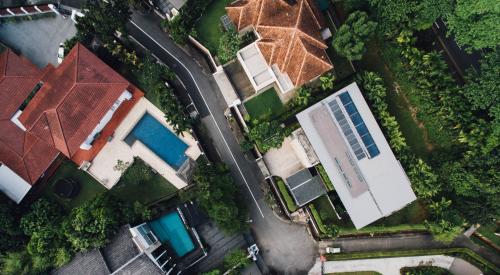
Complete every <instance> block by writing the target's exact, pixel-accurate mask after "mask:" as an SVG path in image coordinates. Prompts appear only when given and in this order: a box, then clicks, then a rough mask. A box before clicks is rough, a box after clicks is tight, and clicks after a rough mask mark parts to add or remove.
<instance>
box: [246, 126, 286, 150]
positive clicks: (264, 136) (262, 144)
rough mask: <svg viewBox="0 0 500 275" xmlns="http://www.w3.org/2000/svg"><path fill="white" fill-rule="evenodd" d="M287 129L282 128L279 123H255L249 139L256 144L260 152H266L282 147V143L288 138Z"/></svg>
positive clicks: (251, 128)
mask: <svg viewBox="0 0 500 275" xmlns="http://www.w3.org/2000/svg"><path fill="white" fill-rule="evenodd" d="M288 134H289V133H287V129H285V128H283V127H281V125H280V124H279V122H277V121H276V120H273V121H262V122H259V121H253V122H252V124H251V125H250V130H249V132H248V134H247V135H248V139H249V140H250V141H252V142H255V143H256V144H257V146H258V147H259V149H260V150H262V151H264V152H266V151H268V150H269V149H272V148H279V147H281V143H283V140H285V137H287V136H288Z"/></svg>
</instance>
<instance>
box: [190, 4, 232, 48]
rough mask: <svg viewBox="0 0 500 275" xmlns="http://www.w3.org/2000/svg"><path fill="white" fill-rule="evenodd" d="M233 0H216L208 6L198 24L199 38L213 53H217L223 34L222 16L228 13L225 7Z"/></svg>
mask: <svg viewBox="0 0 500 275" xmlns="http://www.w3.org/2000/svg"><path fill="white" fill-rule="evenodd" d="M231 2H233V0H216V1H212V3H211V4H210V5H209V6H208V7H207V9H206V10H205V12H204V13H203V15H202V16H201V18H200V19H199V20H198V23H197V24H196V27H195V29H196V34H197V36H198V40H199V41H200V42H201V44H203V45H204V46H205V47H207V48H208V49H209V50H210V52H211V53H212V54H217V48H218V47H219V39H220V37H221V36H222V26H221V21H220V17H221V16H223V15H224V14H225V13H226V10H225V7H226V5H228V4H229V3H231Z"/></svg>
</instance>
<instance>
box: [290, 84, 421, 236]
mask: <svg viewBox="0 0 500 275" xmlns="http://www.w3.org/2000/svg"><path fill="white" fill-rule="evenodd" d="M297 118H298V120H299V122H300V125H301V126H302V128H303V129H304V132H305V134H306V136H307V138H308V139H309V141H310V142H311V144H312V147H313V148H314V151H315V152H316V154H317V155H318V158H319V160H320V162H321V163H322V164H323V166H324V167H325V170H326V172H327V174H328V176H329V177H330V179H331V180H332V182H333V185H334V186H335V190H336V191H337V193H338V195H339V197H340V199H341V200H342V203H343V204H344V206H345V208H346V210H347V212H348V214H349V216H350V217H351V220H352V222H353V223H354V226H355V227H356V228H357V229H359V228H362V227H364V226H366V225H368V224H370V223H372V222H374V221H376V220H378V219H380V218H382V217H386V216H389V215H390V214H391V213H393V212H395V211H398V210H400V209H401V208H403V207H405V206H406V205H407V204H409V203H411V202H412V201H414V200H415V199H416V196H415V194H414V193H413V190H412V189H411V184H410V181H409V179H408V177H407V176H406V174H405V171H404V170H403V168H402V166H401V164H400V163H399V161H398V160H397V159H396V157H395V156H394V153H393V152H392V150H391V148H390V147H389V144H388V143H387V140H386V139H385V137H384V135H383V133H382V131H381V130H380V127H379V126H378V124H377V121H376V120H375V118H374V117H373V114H372V113H371V111H370V108H369V107H368V105H367V103H366V101H365V99H364V98H363V95H362V94H361V91H360V90H359V87H358V85H357V84H356V83H352V84H350V85H349V86H347V87H345V88H343V89H341V90H340V91H337V92H336V93H334V94H332V95H330V96H329V97H327V98H325V99H323V100H322V101H321V102H318V103H316V104H315V105H313V106H311V107H309V108H308V109H306V110H304V111H303V112H301V113H299V114H298V115H297Z"/></svg>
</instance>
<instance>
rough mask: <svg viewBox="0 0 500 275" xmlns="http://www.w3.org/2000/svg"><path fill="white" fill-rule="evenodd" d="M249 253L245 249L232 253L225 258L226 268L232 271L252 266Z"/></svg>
mask: <svg viewBox="0 0 500 275" xmlns="http://www.w3.org/2000/svg"><path fill="white" fill-rule="evenodd" d="M250 263H251V262H250V259H248V253H247V252H246V251H245V250H243V249H236V250H233V251H231V252H230V253H229V254H227V255H226V256H225V257H224V268H225V269H226V270H230V269H232V268H236V269H244V268H245V267H247V266H248V265H250Z"/></svg>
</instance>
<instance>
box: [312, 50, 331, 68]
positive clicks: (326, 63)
mask: <svg viewBox="0 0 500 275" xmlns="http://www.w3.org/2000/svg"><path fill="white" fill-rule="evenodd" d="M306 52H307V54H309V55H310V56H312V57H314V58H316V59H317V60H320V61H321V62H323V63H324V64H325V65H328V66H329V67H332V68H333V66H332V64H330V63H328V62H326V61H325V60H323V59H321V58H319V57H317V56H316V55H314V54H312V53H310V52H309V51H307V50H306ZM327 57H328V55H327Z"/></svg>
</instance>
